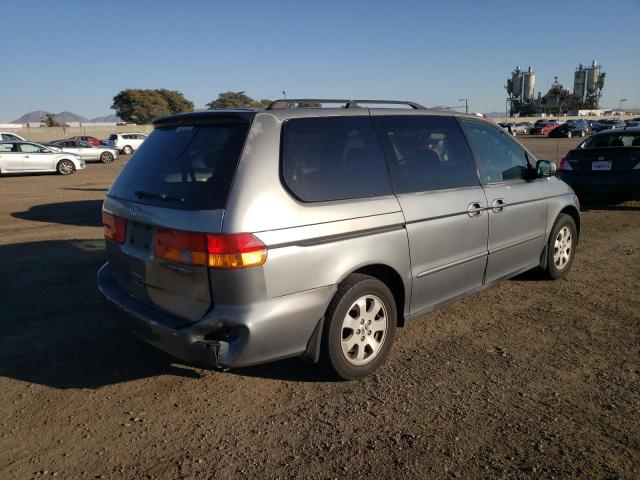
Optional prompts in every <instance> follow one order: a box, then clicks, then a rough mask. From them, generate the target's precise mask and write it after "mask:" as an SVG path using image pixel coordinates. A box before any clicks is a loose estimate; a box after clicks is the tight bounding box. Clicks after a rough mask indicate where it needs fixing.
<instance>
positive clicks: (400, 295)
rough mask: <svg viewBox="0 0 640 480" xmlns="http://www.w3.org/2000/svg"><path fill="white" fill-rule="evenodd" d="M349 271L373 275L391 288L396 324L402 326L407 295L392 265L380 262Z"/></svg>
mask: <svg viewBox="0 0 640 480" xmlns="http://www.w3.org/2000/svg"><path fill="white" fill-rule="evenodd" d="M351 273H361V274H363V275H368V276H370V277H373V278H375V279H377V280H380V281H381V282H382V283H384V284H385V285H386V286H387V287H388V288H389V290H391V293H392V294H393V299H394V300H395V302H396V312H397V317H398V318H397V324H398V326H399V327H403V326H404V325H405V318H404V307H405V301H406V299H407V296H406V289H405V285H404V282H403V281H402V277H401V276H400V274H399V273H398V272H397V271H396V270H395V269H394V268H393V267H390V266H388V265H385V264H382V263H374V264H371V265H366V266H364V267H360V268H358V269H357V270H354V271H353V272H351ZM351 273H350V274H351Z"/></svg>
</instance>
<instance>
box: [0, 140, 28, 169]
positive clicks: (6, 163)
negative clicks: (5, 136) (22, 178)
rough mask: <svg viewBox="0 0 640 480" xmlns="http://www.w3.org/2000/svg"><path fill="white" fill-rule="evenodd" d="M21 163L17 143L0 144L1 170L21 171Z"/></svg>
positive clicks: (20, 153) (20, 154)
mask: <svg viewBox="0 0 640 480" xmlns="http://www.w3.org/2000/svg"><path fill="white" fill-rule="evenodd" d="M23 163H24V162H23V159H22V152H21V151H20V148H19V147H18V144H17V143H1V144H0V169H2V171H3V172H21V171H22V168H23Z"/></svg>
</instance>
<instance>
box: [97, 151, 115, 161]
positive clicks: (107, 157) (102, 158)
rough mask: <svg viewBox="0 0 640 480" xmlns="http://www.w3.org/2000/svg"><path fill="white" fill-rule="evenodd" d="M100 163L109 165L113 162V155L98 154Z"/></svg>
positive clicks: (107, 153)
mask: <svg viewBox="0 0 640 480" xmlns="http://www.w3.org/2000/svg"><path fill="white" fill-rule="evenodd" d="M100 161H101V162H102V163H111V162H113V155H112V154H111V152H102V153H101V154H100Z"/></svg>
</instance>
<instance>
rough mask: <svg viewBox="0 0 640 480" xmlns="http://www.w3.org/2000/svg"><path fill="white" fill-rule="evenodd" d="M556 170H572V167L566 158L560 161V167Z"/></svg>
mask: <svg viewBox="0 0 640 480" xmlns="http://www.w3.org/2000/svg"><path fill="white" fill-rule="evenodd" d="M558 170H573V167H572V166H571V164H570V163H569V160H567V157H564V158H563V159H562V160H560V166H559V167H558Z"/></svg>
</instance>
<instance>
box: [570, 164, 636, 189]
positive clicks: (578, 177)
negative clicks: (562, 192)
mask: <svg viewBox="0 0 640 480" xmlns="http://www.w3.org/2000/svg"><path fill="white" fill-rule="evenodd" d="M559 177H560V179H561V180H563V181H565V182H566V183H568V184H569V185H570V186H571V188H573V189H574V190H575V191H576V192H581V193H640V170H639V171H633V170H632V171H631V172H621V173H609V174H601V173H600V174H592V173H579V172H572V171H568V172H567V171H562V172H560V174H559Z"/></svg>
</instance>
